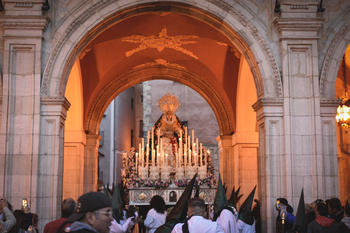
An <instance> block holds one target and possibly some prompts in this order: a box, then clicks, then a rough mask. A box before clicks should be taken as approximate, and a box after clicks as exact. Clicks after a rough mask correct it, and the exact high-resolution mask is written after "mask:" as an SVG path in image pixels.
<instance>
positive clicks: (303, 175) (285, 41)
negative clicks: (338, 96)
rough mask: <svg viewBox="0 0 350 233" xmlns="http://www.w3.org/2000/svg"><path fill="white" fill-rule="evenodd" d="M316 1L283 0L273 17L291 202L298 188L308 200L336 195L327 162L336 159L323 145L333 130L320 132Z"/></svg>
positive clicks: (329, 141)
mask: <svg viewBox="0 0 350 233" xmlns="http://www.w3.org/2000/svg"><path fill="white" fill-rule="evenodd" d="M317 5H318V1H311V0H309V1H303V2H302V4H297V5H296V4H294V3H293V2H283V3H281V10H282V13H281V15H280V18H277V19H276V20H275V21H274V24H275V26H276V28H277V30H278V32H279V33H280V48H281V59H282V76H283V89H284V90H283V93H284V100H283V106H284V128H285V132H286V134H285V140H284V143H285V156H286V164H285V166H286V175H287V176H288V178H287V186H286V190H285V191H284V192H282V193H281V194H283V195H284V196H285V197H286V198H287V199H288V200H289V201H291V203H292V205H294V206H297V204H298V201H299V196H300V192H301V189H302V188H304V195H305V201H306V202H311V201H312V200H315V199H316V198H321V199H327V198H330V197H332V196H338V190H337V189H335V188H336V187H335V186H334V184H333V183H332V182H333V181H334V178H336V179H337V172H336V169H333V168H331V167H332V166H333V165H334V164H336V163H337V157H336V153H335V154H334V155H333V156H331V157H330V156H329V151H325V150H327V149H326V148H325V146H327V145H334V142H335V134H333V133H331V135H333V136H331V137H328V138H327V137H324V135H323V130H324V129H325V128H324V124H323V122H322V120H321V105H320V102H321V100H320V88H319V68H318V39H319V37H318V36H317V32H318V30H319V29H320V27H321V26H322V24H323V20H324V19H322V18H319V17H318V16H317ZM301 9H302V10H301ZM329 126H330V127H331V128H330V131H332V130H331V129H332V128H335V124H333V123H332V124H329ZM333 137H334V138H333ZM325 140H326V141H325ZM332 153H333V152H332ZM326 171H327V173H328V175H327V176H325V172H326ZM326 177H328V178H326ZM329 177H332V178H331V179H329Z"/></svg>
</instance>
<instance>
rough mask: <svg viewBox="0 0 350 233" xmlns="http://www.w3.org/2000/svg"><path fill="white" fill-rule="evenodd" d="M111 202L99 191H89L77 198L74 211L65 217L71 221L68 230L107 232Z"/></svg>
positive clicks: (110, 217) (90, 232) (94, 232)
mask: <svg viewBox="0 0 350 233" xmlns="http://www.w3.org/2000/svg"><path fill="white" fill-rule="evenodd" d="M111 206H112V204H111V200H110V199H109V197H107V195H106V194H104V193H101V192H89V193H85V194H83V195H81V196H80V197H79V198H78V202H77V208H76V210H75V212H74V213H73V214H72V215H71V216H70V217H69V218H68V219H67V221H68V222H73V224H72V225H71V227H70V229H69V232H76V233H109V226H110V225H111V221H112V220H113V218H112V207H111Z"/></svg>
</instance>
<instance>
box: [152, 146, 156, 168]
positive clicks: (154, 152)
mask: <svg viewBox="0 0 350 233" xmlns="http://www.w3.org/2000/svg"><path fill="white" fill-rule="evenodd" d="M155 160H156V150H153V160H152V166H153V167H154V166H156V164H155V163H156V161H155Z"/></svg>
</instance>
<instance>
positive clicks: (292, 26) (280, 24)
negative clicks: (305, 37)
mask: <svg viewBox="0 0 350 233" xmlns="http://www.w3.org/2000/svg"><path fill="white" fill-rule="evenodd" d="M323 21H324V19H303V18H299V19H294V18H293V19H285V18H277V19H275V20H274V21H273V23H274V25H275V27H276V29H277V31H278V33H281V32H282V31H315V32H317V31H318V30H319V29H320V28H321V26H322V24H323Z"/></svg>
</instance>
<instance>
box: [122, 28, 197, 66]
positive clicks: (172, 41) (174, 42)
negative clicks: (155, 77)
mask: <svg viewBox="0 0 350 233" xmlns="http://www.w3.org/2000/svg"><path fill="white" fill-rule="evenodd" d="M192 38H198V36H194V35H179V36H168V35H167V28H163V29H162V30H161V31H160V33H159V34H158V35H156V36H154V35H152V36H140V35H133V36H128V37H123V38H122V41H123V42H131V43H135V44H137V43H140V45H139V46H138V47H137V48H135V49H133V50H130V51H127V52H126V53H125V55H126V56H127V57H130V56H131V55H133V54H134V53H136V52H139V51H141V50H144V49H147V48H155V49H157V50H158V51H159V52H161V51H163V49H164V48H169V49H174V50H176V51H179V52H182V53H184V54H186V55H188V56H191V57H193V58H195V59H198V57H196V56H195V55H194V54H193V53H192V52H190V51H188V50H186V49H184V48H181V47H180V46H181V45H183V44H194V43H197V41H182V40H184V39H192Z"/></svg>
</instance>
